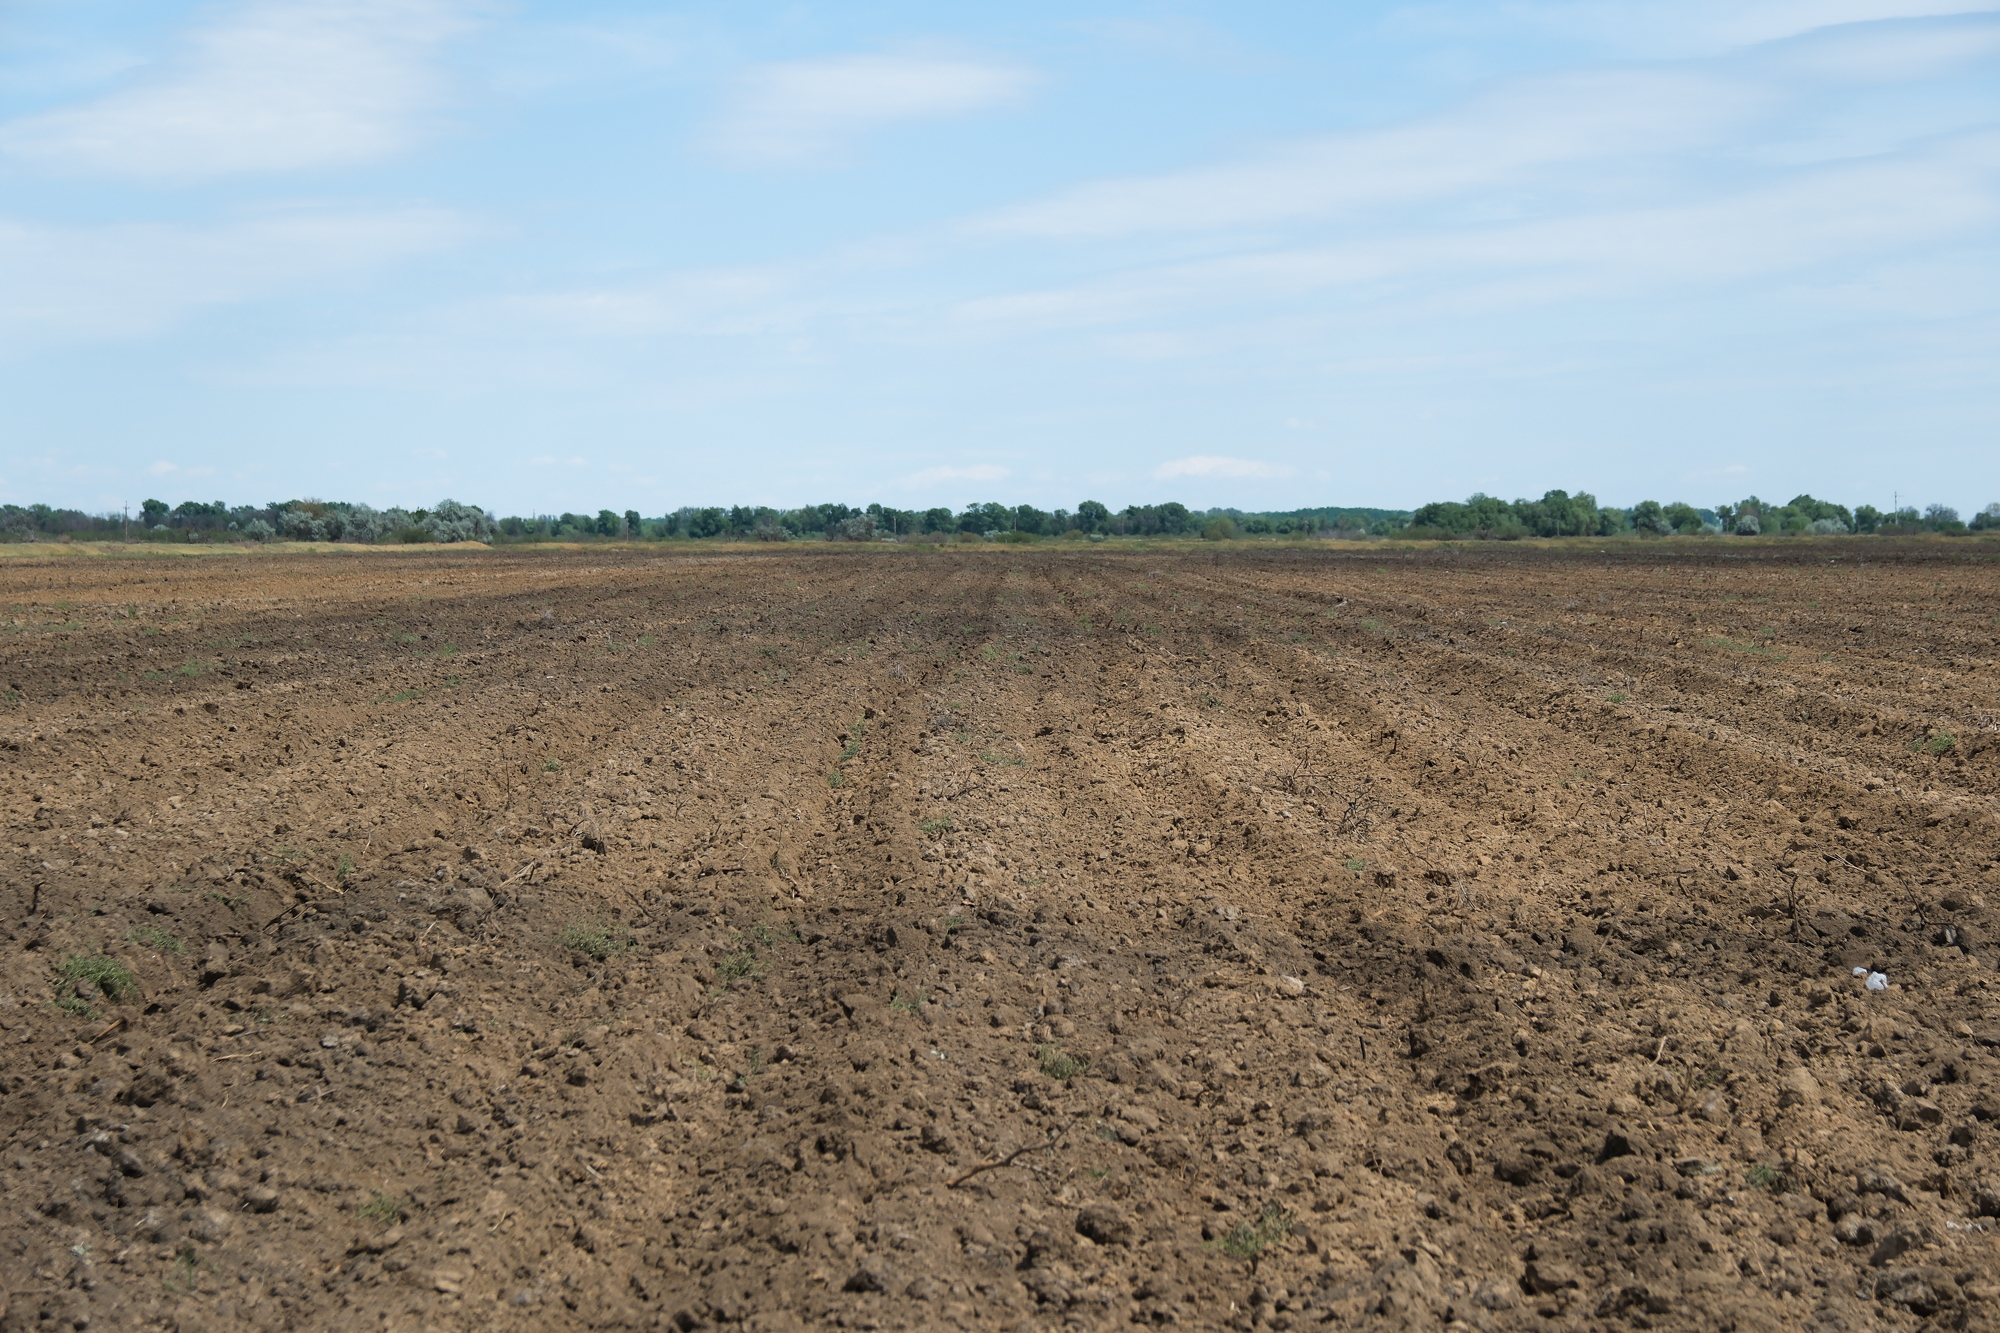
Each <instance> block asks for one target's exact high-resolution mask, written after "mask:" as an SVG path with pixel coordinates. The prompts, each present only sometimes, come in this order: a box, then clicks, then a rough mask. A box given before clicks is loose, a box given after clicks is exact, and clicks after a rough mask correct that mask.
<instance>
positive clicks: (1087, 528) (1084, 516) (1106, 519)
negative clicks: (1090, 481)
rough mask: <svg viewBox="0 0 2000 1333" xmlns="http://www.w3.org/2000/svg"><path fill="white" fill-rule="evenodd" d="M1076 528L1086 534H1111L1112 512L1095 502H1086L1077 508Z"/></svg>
mask: <svg viewBox="0 0 2000 1333" xmlns="http://www.w3.org/2000/svg"><path fill="white" fill-rule="evenodd" d="M1076 526H1077V527H1078V528H1079V529H1081V530H1082V531H1084V532H1109V531H1110V530H1111V511H1110V510H1109V509H1107V508H1105V507H1104V506H1103V505H1101V504H1099V503H1098V502H1097V501H1095V500H1085V501H1084V502H1083V503H1082V504H1080V505H1078V506H1077V507H1076Z"/></svg>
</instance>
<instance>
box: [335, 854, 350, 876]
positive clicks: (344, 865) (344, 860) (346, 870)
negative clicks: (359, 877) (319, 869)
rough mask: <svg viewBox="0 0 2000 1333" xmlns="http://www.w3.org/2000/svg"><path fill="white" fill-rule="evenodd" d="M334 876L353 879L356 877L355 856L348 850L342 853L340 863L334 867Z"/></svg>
mask: <svg viewBox="0 0 2000 1333" xmlns="http://www.w3.org/2000/svg"><path fill="white" fill-rule="evenodd" d="M333 877H334V878H335V879H338V880H348V879H352V878H353V877H354V858H353V857H352V856H350V855H348V854H347V853H346V852H342V853H341V854H340V864H338V865H336V866H335V867H334V868H333Z"/></svg>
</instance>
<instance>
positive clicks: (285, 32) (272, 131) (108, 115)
mask: <svg viewBox="0 0 2000 1333" xmlns="http://www.w3.org/2000/svg"><path fill="white" fill-rule="evenodd" d="M471 14H472V7H471V5H470V3H468V0H266V2H265V3H259V4H250V5H239V6H236V7H233V8H231V9H228V10H226V11H224V12H223V13H222V14H221V15H220V16H218V17H217V18H215V19H213V20H211V21H209V22H207V23H205V24H203V25H202V26H200V27H197V28H196V29H194V30H193V31H191V32H190V33H188V34H187V37H186V42H185V49H184V51H183V52H182V53H181V55H180V56H179V57H178V58H175V59H171V60H167V61H163V62H161V63H160V64H159V65H157V66H149V67H147V68H145V69H142V70H141V71H138V72H137V73H136V75H135V77H134V79H133V81H132V83H131V85H130V86H129V87H126V88H124V89H122V90H120V91H117V92H114V93H111V94H109V95H107V96H105V97H102V98H99V99H98V100H96V101H93V102H86V103H84V104H82V105H79V106H72V107H65V108H62V109H60V110H55V111H48V112H44V113H42V114H40V115H33V116H27V117H24V118H21V119H17V120H14V121H11V122H9V123H8V124H6V125H4V126H0V152H4V153H5V154H6V155H8V156H10V157H13V158H16V159H18V160H21V161H25V162H31V163H34V164H36V165H38V166H41V167H44V168H47V169H49V170H52V171H58V172H64V173H79V174H86V175H108V176H118V177H129V178H142V179H153V180H167V181H191V180H202V179H208V178H213V177H218V176H229V175H237V174H242V173H248V172H270V171H294V170H299V169H303V168H311V167H336V166H347V165H352V164H355V163H360V162H367V161H371V160H374V159H376V158H380V157H382V156H384V155H386V154H389V153H393V152H395V151H397V150H399V149H401V148H403V147H405V146H406V145H408V144H409V143H410V142H411V141H412V140H413V139H414V138H415V137H416V136H417V134H418V133H419V132H420V130H421V127H422V126H421V122H422V119H423V117H424V115H425V113H427V112H429V111H430V110H432V109H433V108H434V107H435V105H436V104H437V102H438V100H439V98H440V96H441V91H442V89H441V84H440V79H439V74H438V71H437V69H436V68H435V66H434V63H433V56H434V55H435V53H436V51H437V48H438V47H439V46H440V44H442V43H443V42H445V41H446V40H448V39H449V38H451V37H453V36H455V35H457V34H459V33H461V32H463V31H465V30H466V29H467V28H468V27H469V26H470V20H471Z"/></svg>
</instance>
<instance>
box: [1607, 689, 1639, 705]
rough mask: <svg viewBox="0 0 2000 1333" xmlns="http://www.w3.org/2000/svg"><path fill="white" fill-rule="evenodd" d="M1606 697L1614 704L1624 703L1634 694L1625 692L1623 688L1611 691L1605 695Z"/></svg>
mask: <svg viewBox="0 0 2000 1333" xmlns="http://www.w3.org/2000/svg"><path fill="white" fill-rule="evenodd" d="M1604 697H1605V698H1606V699H1608V700H1610V701H1611V702H1612V703H1614V704H1622V703H1624V702H1625V701H1626V700H1627V699H1629V698H1631V697H1632V696H1631V695H1629V694H1627V693H1625V691H1623V690H1613V691H1611V693H1609V694H1607V695H1605V696H1604Z"/></svg>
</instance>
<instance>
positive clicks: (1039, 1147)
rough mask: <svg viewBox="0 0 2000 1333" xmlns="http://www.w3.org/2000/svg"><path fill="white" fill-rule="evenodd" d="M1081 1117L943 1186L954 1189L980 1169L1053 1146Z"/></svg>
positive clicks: (1009, 1162) (990, 1168) (996, 1167)
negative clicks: (1046, 1138) (1044, 1138)
mask: <svg viewBox="0 0 2000 1333" xmlns="http://www.w3.org/2000/svg"><path fill="white" fill-rule="evenodd" d="M1081 1119H1083V1117H1082V1116H1080V1115H1078V1116H1071V1117H1070V1120H1069V1123H1068V1124H1066V1125H1064V1126H1063V1127H1062V1128H1061V1129H1059V1130H1057V1131H1056V1132H1055V1133H1054V1134H1051V1135H1050V1136H1049V1141H1048V1142H1047V1143H1031V1144H1029V1145H1028V1146H1027V1147H1025V1148H1016V1149H1014V1151H1012V1152H1010V1153H1008V1154H1007V1155H1006V1156H1005V1157H1002V1158H1000V1159H999V1160H997V1161H992V1162H981V1163H980V1164H979V1165H978V1166H975V1167H973V1168H972V1169H971V1170H970V1171H967V1172H965V1173H964V1174H963V1175H958V1176H953V1177H952V1178H951V1179H950V1180H947V1181H946V1182H945V1184H944V1187H945V1188H946V1189H948V1190H955V1189H957V1188H958V1187H959V1186H960V1185H963V1184H964V1183H965V1182H966V1181H968V1180H970V1179H972V1178H973V1177H974V1176H976V1175H978V1174H979V1173H980V1172H982V1171H997V1170H999V1169H1000V1168H1001V1167H1003V1166H1012V1165H1013V1164H1014V1159H1015V1158H1016V1157H1019V1156H1021V1155H1022V1154H1023V1153H1031V1152H1040V1151H1041V1150H1042V1149H1044V1148H1053V1147H1055V1146H1056V1145H1057V1144H1058V1143H1061V1142H1062V1139H1063V1135H1065V1134H1067V1133H1069V1132H1070V1130H1071V1129H1072V1128H1073V1127H1074V1126H1075V1125H1076V1122H1077V1121H1079V1120H1081Z"/></svg>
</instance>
